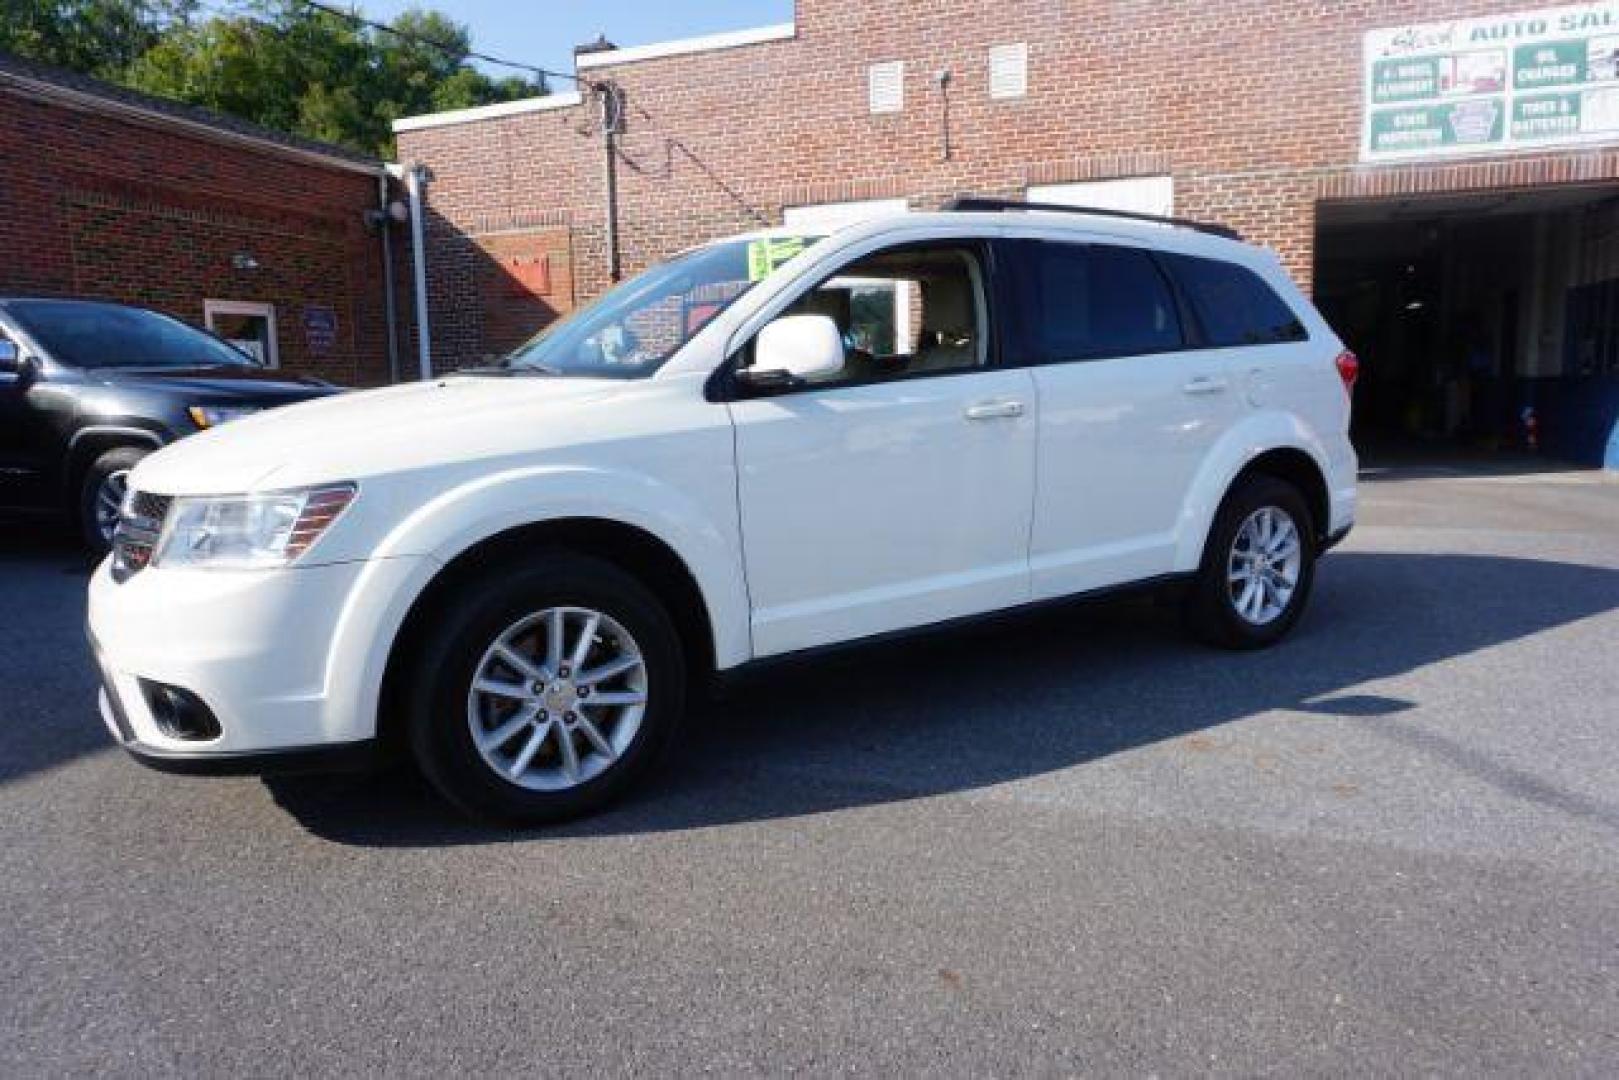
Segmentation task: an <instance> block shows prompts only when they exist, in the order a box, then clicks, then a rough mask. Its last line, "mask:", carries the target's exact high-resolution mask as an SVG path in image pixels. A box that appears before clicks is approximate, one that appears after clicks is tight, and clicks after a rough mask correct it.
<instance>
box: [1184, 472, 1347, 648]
mask: <svg viewBox="0 0 1619 1080" xmlns="http://www.w3.org/2000/svg"><path fill="white" fill-rule="evenodd" d="M1315 554H1316V553H1315V526H1314V524H1313V523H1312V521H1311V517H1310V507H1309V504H1308V503H1306V502H1305V500H1304V496H1303V495H1302V494H1300V493H1299V490H1298V489H1297V488H1295V487H1294V486H1293V485H1292V484H1289V483H1288V482H1287V481H1285V480H1280V479H1277V478H1276V477H1273V476H1264V475H1254V476H1249V477H1245V478H1244V479H1242V480H1241V481H1239V482H1238V483H1237V484H1236V486H1234V487H1233V488H1232V489H1231V491H1230V492H1228V493H1227V495H1226V498H1225V502H1223V503H1222V504H1221V506H1220V510H1219V513H1217V514H1216V515H1215V518H1214V527H1213V528H1212V529H1210V530H1209V540H1208V544H1207V546H1206V547H1205V549H1204V551H1203V564H1202V566H1201V567H1200V568H1199V570H1198V575H1197V581H1196V582H1195V583H1194V584H1193V586H1192V589H1191V591H1190V592H1189V594H1188V595H1187V598H1186V605H1187V606H1186V613H1187V618H1188V622H1189V624H1190V625H1191V628H1192V630H1193V632H1194V633H1196V634H1197V636H1198V637H1200V638H1202V639H1203V640H1204V641H1207V642H1209V643H1210V644H1212V645H1219V646H1222V647H1224V648H1228V649H1259V648H1263V647H1265V646H1267V645H1272V644H1274V643H1276V642H1277V641H1279V640H1281V639H1282V637H1284V636H1285V635H1286V634H1287V632H1288V631H1289V630H1291V629H1292V628H1293V624H1294V623H1296V622H1298V619H1299V615H1300V613H1302V612H1303V610H1304V605H1305V602H1306V601H1307V600H1308V599H1309V596H1310V585H1311V583H1312V582H1313V581H1314V580H1315Z"/></svg>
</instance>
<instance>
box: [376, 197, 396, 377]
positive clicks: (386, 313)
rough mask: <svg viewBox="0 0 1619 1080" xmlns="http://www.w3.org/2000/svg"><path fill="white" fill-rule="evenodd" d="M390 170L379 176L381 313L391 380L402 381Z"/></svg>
mask: <svg viewBox="0 0 1619 1080" xmlns="http://www.w3.org/2000/svg"><path fill="white" fill-rule="evenodd" d="M388 202H389V200H388V169H387V168H386V167H384V168H383V170H382V172H380V173H378V174H377V231H378V232H380V233H382V310H383V317H384V318H386V319H387V320H388V381H389V382H390V383H396V382H398V381H399V309H398V304H397V302H396V301H395V299H394V249H393V238H392V237H391V236H390V235H389V233H390V231H391V230H392V226H393V218H392V216H391V215H389V213H388Z"/></svg>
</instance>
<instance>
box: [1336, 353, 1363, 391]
mask: <svg viewBox="0 0 1619 1080" xmlns="http://www.w3.org/2000/svg"><path fill="white" fill-rule="evenodd" d="M1333 363H1335V364H1337V365H1338V378H1340V379H1342V380H1343V381H1344V393H1346V394H1350V395H1353V394H1354V392H1355V380H1356V379H1358V378H1360V361H1359V360H1357V359H1356V358H1355V354H1354V353H1352V352H1350V351H1349V350H1348V349H1345V350H1344V351H1343V352H1341V353H1339V354H1338V359H1337V360H1334V361H1333Z"/></svg>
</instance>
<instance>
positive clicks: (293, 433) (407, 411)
mask: <svg viewBox="0 0 1619 1080" xmlns="http://www.w3.org/2000/svg"><path fill="white" fill-rule="evenodd" d="M666 386H667V383H666V382H657V381H656V380H644V379H643V380H636V381H633V382H630V381H621V380H598V379H564V378H546V377H516V378H512V377H478V376H458V377H450V378H446V379H440V380H436V381H433V382H424V383H409V384H406V385H403V386H393V387H387V388H385V389H381V390H360V391H351V392H349V393H345V394H340V395H334V396H329V397H325V398H321V399H319V400H315V401H306V402H303V403H301V404H296V405H290V406H288V407H286V408H280V409H275V410H273V411H267V412H263V413H259V414H257V415H254V416H249V417H246V418H244V419H241V420H235V421H232V422H231V423H229V424H224V425H222V426H220V427H217V428H214V429H213V430H211V431H205V432H202V433H201V434H199V435H194V436H191V437H190V438H186V439H182V440H180V441H179V442H177V443H174V444H172V445H170V446H168V447H165V448H164V449H163V450H161V451H159V452H157V453H155V454H153V455H151V456H150V457H148V458H146V459H145V460H143V461H142V462H141V463H140V465H139V466H138V467H137V469H136V472H135V474H134V475H133V476H132V477H131V483H132V484H133V485H134V486H135V487H137V488H139V489H140V490H143V491H156V492H161V493H163V494H167V495H187V494H228V493H234V492H246V491H270V490H275V489H277V488H287V487H301V486H304V485H308V484H322V483H331V482H334V481H340V480H364V479H365V478H367V477H371V476H378V475H384V474H389V473H403V472H408V471H410V470H413V469H418V468H426V467H436V466H441V465H444V464H448V463H456V464H469V463H472V462H477V461H484V460H487V459H490V458H498V457H504V456H508V455H516V454H527V453H532V452H533V451H535V450H538V449H542V448H545V447H547V446H555V445H565V444H567V443H570V442H577V441H581V440H585V439H588V438H590V436H591V433H592V432H597V433H599V432H600V431H601V430H602V429H603V427H604V426H606V425H604V423H603V422H602V419H601V418H602V417H604V416H610V415H614V414H615V413H616V412H617V411H618V410H617V409H616V408H614V406H615V405H617V404H618V403H619V402H620V400H621V399H624V398H633V397H637V396H644V395H646V394H649V393H656V392H658V391H657V390H656V389H655V388H656V387H666Z"/></svg>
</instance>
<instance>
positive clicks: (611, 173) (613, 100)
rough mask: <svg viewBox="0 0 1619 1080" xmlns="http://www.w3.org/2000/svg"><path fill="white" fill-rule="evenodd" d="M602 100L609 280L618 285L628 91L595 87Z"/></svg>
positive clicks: (612, 86)
mask: <svg viewBox="0 0 1619 1080" xmlns="http://www.w3.org/2000/svg"><path fill="white" fill-rule="evenodd" d="M595 89H596V92H597V94H599V95H600V97H601V113H602V116H601V121H602V150H603V156H602V182H603V186H604V187H605V189H606V190H605V192H604V194H605V196H606V199H607V205H606V207H605V210H606V219H607V236H606V241H607V280H608V281H610V282H613V283H615V284H616V283H617V282H618V280H619V279H620V278H621V277H623V276H624V275H623V268H622V266H621V264H620V262H619V255H618V132H619V129H620V127H621V125H622V123H623V119H624V91H623V90H621V89H620V88H619V87H618V85H617V84H616V83H611V82H603V83H598V84H597V85H596V87H595Z"/></svg>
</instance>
